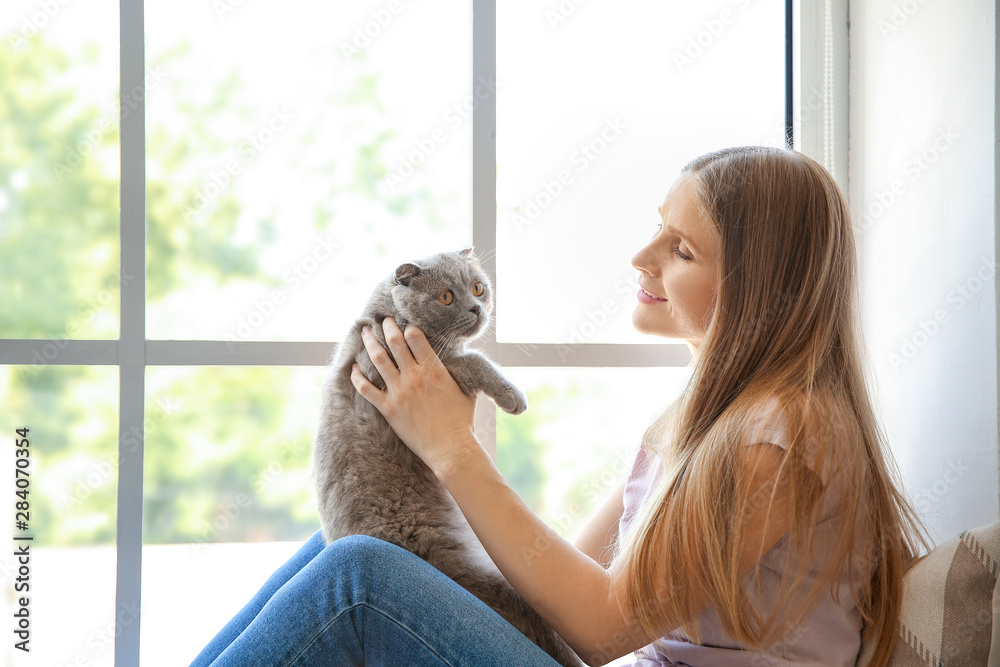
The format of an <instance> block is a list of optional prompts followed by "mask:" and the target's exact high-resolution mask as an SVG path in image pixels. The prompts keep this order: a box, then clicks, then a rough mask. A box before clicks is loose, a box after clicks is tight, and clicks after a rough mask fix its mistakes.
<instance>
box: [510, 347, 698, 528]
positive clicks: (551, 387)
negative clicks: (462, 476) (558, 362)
mask: <svg viewBox="0 0 1000 667" xmlns="http://www.w3.org/2000/svg"><path fill="white" fill-rule="evenodd" d="M504 373H505V374H506V375H507V376H508V377H509V378H510V379H511V381H512V382H514V384H515V385H517V386H518V387H520V388H521V390H522V391H524V392H525V393H526V394H527V396H528V409H527V410H526V411H525V412H523V413H522V414H520V415H517V416H511V415H508V414H506V413H504V412H502V411H499V410H498V411H497V414H498V417H497V467H499V468H500V471H501V472H502V473H503V474H504V477H505V478H506V479H507V482H508V484H510V485H511V487H512V488H513V489H514V490H515V491H517V493H518V495H520V496H521V498H522V499H523V500H524V501H525V502H526V503H527V504H528V506H529V507H531V509H532V510H533V511H534V512H535V513H536V514H538V515H539V516H540V517H541V518H542V519H543V520H544V521H545V522H546V523H547V524H548V525H550V526H551V527H552V528H553V529H554V530H556V532H558V533H559V534H560V535H562V536H563V537H565V538H566V539H569V540H572V539H574V538H575V537H576V535H577V533H578V532H579V531H580V530H581V529H582V528H583V527H584V525H586V523H587V521H588V520H589V519H590V518H591V517H592V516H593V514H594V512H595V511H597V508H598V507H600V505H601V503H603V502H604V500H605V499H606V498H607V497H608V496H609V494H610V493H611V492H612V491H613V490H614V489H615V488H616V487H617V486H618V485H619V484H621V483H622V482H624V481H625V478H626V477H627V476H628V473H629V470H631V468H632V461H633V459H634V458H635V454H636V452H637V451H638V449H639V443H640V441H641V439H642V434H643V433H644V432H645V431H646V428H647V427H649V425H650V424H652V423H653V421H655V419H656V418H657V417H658V416H659V415H660V414H661V413H662V412H663V410H664V409H665V408H666V407H667V406H668V405H669V404H670V403H671V402H672V401H673V400H674V399H675V398H677V396H679V395H680V393H681V392H682V391H683V389H684V387H685V385H686V384H687V381H688V379H689V378H690V377H691V368H688V367H684V368H579V369H573V368H510V367H508V368H505V369H504Z"/></svg>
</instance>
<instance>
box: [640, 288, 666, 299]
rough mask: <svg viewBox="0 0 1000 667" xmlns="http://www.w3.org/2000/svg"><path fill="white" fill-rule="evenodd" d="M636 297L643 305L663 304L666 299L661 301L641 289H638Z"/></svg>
mask: <svg viewBox="0 0 1000 667" xmlns="http://www.w3.org/2000/svg"><path fill="white" fill-rule="evenodd" d="M638 297H639V301H642V302H643V303H665V302H666V299H661V298H660V297H658V296H653V295H652V294H650V293H649V292H647V291H646V290H644V289H642V288H641V287H640V288H639V293H638Z"/></svg>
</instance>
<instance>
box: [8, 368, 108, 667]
mask: <svg viewBox="0 0 1000 667" xmlns="http://www.w3.org/2000/svg"><path fill="white" fill-rule="evenodd" d="M0 405H2V406H3V410H0V442H2V443H3V446H4V461H3V469H4V470H5V471H6V472H5V473H4V474H3V475H2V476H0V495H2V497H3V498H4V506H5V508H6V511H7V512H9V513H8V514H7V515H6V516H5V517H4V521H3V524H4V526H5V529H4V544H5V545H11V548H10V549H9V550H7V549H5V551H6V554H5V555H4V556H3V558H0V568H2V571H3V577H2V578H3V580H4V582H5V583H4V587H5V588H6V590H5V594H4V595H2V596H0V598H2V602H0V610H2V614H3V617H4V618H5V619H15V614H21V613H22V612H21V609H22V608H26V609H27V614H28V617H27V618H28V623H29V628H28V631H29V632H30V635H28V637H27V639H28V640H29V643H28V644H27V648H29V652H28V653H21V651H19V650H16V649H14V648H12V645H13V643H16V642H20V641H22V640H24V639H25V637H17V636H16V635H9V636H13V637H16V639H15V640H14V642H12V643H11V644H8V645H7V646H6V647H5V648H4V651H5V655H7V656H14V657H13V659H12V661H11V662H8V663H4V664H11V665H80V664H87V665H95V666H100V667H111V665H113V664H114V655H113V653H114V629H115V567H116V563H117V558H116V554H115V516H116V506H117V499H116V494H117V480H118V439H117V431H118V407H117V406H118V369H117V368H111V367H86V366H44V367H33V366H0ZM18 429H27V431H26V432H23V433H22V434H18ZM23 438H26V439H27V446H24V441H23ZM18 445H20V446H18ZM25 450H26V451H25ZM22 461H23V463H22ZM16 503H24V504H22V505H21V506H20V507H18V505H17V504H16ZM20 511H24V513H25V515H18V514H16V512H20ZM18 521H23V522H24V523H23V524H19V523H18ZM26 537H30V538H32V539H30V540H27V539H21V538H26ZM22 548H24V549H27V556H26V560H27V562H23V561H22V558H21V557H20V556H17V557H15V552H16V551H19V550H21V549H22ZM22 553H23V552H22ZM17 586H24V587H26V588H22V589H18V588H17ZM22 597H25V598H27V601H28V604H27V605H26V607H22V605H21V604H20V603H21V598H22ZM18 622H19V621H16V620H14V621H11V626H12V627H11V630H18V629H19V628H18V627H16V624H17V623H18ZM11 630H8V632H10V631H11Z"/></svg>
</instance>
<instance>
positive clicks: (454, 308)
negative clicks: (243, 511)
mask: <svg viewBox="0 0 1000 667" xmlns="http://www.w3.org/2000/svg"><path fill="white" fill-rule="evenodd" d="M476 282H479V283H481V284H482V286H483V288H484V290H483V293H482V294H481V295H480V296H479V297H476V296H474V294H473V285H474V284H475V283H476ZM445 290H451V292H452V294H453V295H454V300H453V301H452V303H451V304H450V305H447V306H446V305H444V304H443V303H441V302H440V301H439V299H438V296H439V295H440V294H441V293H442V292H444V291H445ZM492 310H493V289H492V285H491V284H490V282H489V278H488V277H487V276H486V274H485V273H484V272H483V270H482V267H481V266H480V264H479V261H478V259H477V258H476V256H475V255H474V254H473V252H472V249H471V248H470V249H467V250H462V251H460V252H446V253H439V254H436V255H431V256H430V257H427V258H424V259H422V260H418V261H415V262H411V263H406V264H402V265H400V266H399V267H397V269H396V271H395V272H394V273H393V275H391V276H389V277H387V278H386V279H385V280H383V281H382V282H381V283H380V284H379V285H378V287H377V288H376V289H375V291H374V293H373V294H372V296H371V298H370V299H369V300H368V303H367V305H366V306H365V309H364V313H363V314H362V316H361V317H360V318H358V319H357V320H356V321H355V323H354V324H353V325H352V327H351V330H350V331H349V332H348V334H347V336H346V337H345V339H344V341H343V342H342V343H341V344H340V345H339V346H338V347H337V350H336V352H335V354H334V357H333V360H332V362H331V373H330V376H329V378H328V379H327V381H326V382H325V383H324V385H323V402H322V407H321V418H320V424H319V429H318V431H317V436H316V442H315V447H314V450H313V475H314V478H315V483H316V494H317V499H318V501H319V514H320V520H321V523H322V527H323V538H324V539H325V540H326V542H327V543H330V542H332V541H334V540H336V539H338V538H340V537H344V536H346V535H357V534H363V535H371V536H372V537H377V538H379V539H382V540H385V541H387V542H392V543H393V544H397V545H399V546H401V547H403V548H405V549H407V550H409V551H411V552H413V553H415V554H417V555H418V556H420V557H421V558H423V559H424V560H426V561H427V562H429V563H430V564H431V565H433V566H435V567H436V568H438V569H439V570H441V571H442V572H444V573H445V574H447V575H448V576H449V577H451V578H452V579H454V580H455V581H457V582H458V583H459V584H461V585H462V586H463V587H465V588H466V589H467V590H468V591H470V592H471V593H472V594H473V595H475V596H476V597H478V598H479V599H480V600H482V601H483V602H485V603H486V604H487V605H489V606H490V607H492V608H493V609H494V610H495V611H497V612H498V613H499V614H500V615H501V616H503V617H504V618H505V619H507V621H509V622H510V623H511V624H512V625H514V626H515V627H516V628H517V629H519V630H520V631H521V632H522V633H524V634H525V635H526V636H527V637H528V638H529V639H531V640H532V641H533V642H535V643H536V644H538V645H539V646H540V647H541V648H543V649H544V650H545V651H546V652H548V653H549V654H550V655H552V656H553V657H554V658H555V659H556V660H557V661H559V662H560V663H561V664H563V665H579V664H580V661H579V659H578V658H577V657H576V654H575V653H573V651H572V649H570V648H569V646H568V645H567V644H566V643H565V642H564V641H563V640H562V638H560V637H559V636H558V635H557V634H556V633H555V631H553V630H552V629H551V628H550V627H549V625H548V624H547V623H546V622H545V621H544V620H542V618H541V617H540V616H538V614H537V613H535V611H534V610H533V609H531V607H529V606H528V605H527V603H525V602H524V600H523V599H521V597H520V596H519V595H518V594H517V592H515V591H514V589H513V587H511V585H510V584H509V583H508V582H507V580H506V579H504V577H503V575H502V574H501V573H500V571H499V570H498V569H497V568H496V566H495V565H494V564H493V562H492V561H491V560H490V557H489V555H488V554H487V553H486V551H485V550H484V549H483V547H482V545H481V544H480V543H479V540H478V539H477V538H476V536H475V534H474V533H473V532H472V529H471V528H470V527H469V524H468V523H467V522H466V520H465V518H464V517H463V516H462V512H461V510H460V509H459V508H458V505H456V504H455V501H454V500H452V498H451V496H450V495H449V494H448V491H447V490H446V489H445V488H444V487H443V486H442V485H441V483H440V482H438V480H437V478H436V477H435V476H434V474H433V473H432V472H431V471H430V469H428V468H427V467H426V466H425V465H424V464H423V462H422V461H421V460H420V459H419V458H418V457H417V456H416V455H414V454H413V453H412V452H411V451H410V450H409V449H408V448H407V447H406V445H404V444H403V442H402V441H401V440H400V439H399V438H398V437H397V436H396V434H395V433H394V432H393V431H392V429H391V428H390V427H389V425H388V423H386V421H385V419H384V418H383V417H382V415H381V414H380V413H379V412H378V410H377V409H376V408H375V407H374V406H373V405H372V404H370V403H369V402H368V401H367V400H366V399H364V398H363V397H362V396H361V395H360V394H359V393H358V392H357V390H355V388H354V385H353V384H352V382H351V366H352V364H353V363H354V362H357V364H358V366H359V367H360V368H361V371H362V372H363V373H364V374H365V377H367V378H368V379H369V380H370V381H371V382H372V383H373V384H375V385H376V386H377V387H378V388H379V389H385V383H384V382H383V380H382V377H381V376H380V375H379V373H378V371H377V370H376V369H375V366H374V365H373V364H372V362H371V359H370V358H369V356H368V352H367V351H366V350H365V347H364V343H363V342H362V340H361V329H362V328H363V327H364V326H365V325H368V326H370V327H371V328H372V332H373V333H374V334H375V337H376V338H377V339H378V341H379V342H380V343H381V344H382V347H384V348H385V349H386V351H389V347H388V345H387V344H386V341H385V336H384V334H383V332H382V321H383V320H384V319H385V318H386V317H388V316H392V317H393V318H394V319H395V320H396V322H397V324H399V326H400V328H401V329H405V327H406V325H407V324H408V323H411V322H412V323H413V324H415V325H416V326H418V327H419V328H420V330H421V331H423V332H424V333H425V334H426V335H427V339H428V341H429V342H430V344H431V345H432V347H433V348H434V351H435V352H436V353H437V355H438V357H440V358H441V361H442V362H443V363H444V365H445V367H446V368H447V369H448V371H449V372H450V373H451V375H452V377H454V378H455V381H456V382H457V383H458V385H459V386H460V387H461V388H462V390H463V391H464V392H465V393H466V394H468V395H470V396H475V395H476V394H477V393H478V392H480V391H482V392H483V393H485V394H486V395H488V396H490V397H491V398H492V399H493V400H494V401H495V402H496V404H497V405H498V406H500V408H501V409H503V410H504V411H506V412H508V413H510V414H515V415H516V414H520V413H521V412H524V410H525V409H527V407H528V406H527V400H526V399H525V396H524V394H523V393H522V392H521V391H520V390H519V389H518V388H517V387H515V386H514V385H513V384H511V382H510V381H509V380H508V379H507V378H505V377H504V376H503V375H502V374H501V373H500V371H499V369H498V368H497V367H496V366H495V365H494V364H493V363H492V362H491V361H490V360H489V359H487V358H486V357H484V356H483V355H482V354H480V353H479V352H476V351H473V350H466V349H465V343H466V342H468V341H470V340H472V339H475V338H477V337H478V336H479V335H480V334H482V333H483V331H485V330H486V327H487V326H488V325H489V322H490V314H491V313H492ZM389 354H390V356H391V352H390V353H389Z"/></svg>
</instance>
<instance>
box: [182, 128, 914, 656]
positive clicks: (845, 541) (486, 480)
mask: <svg viewBox="0 0 1000 667" xmlns="http://www.w3.org/2000/svg"><path fill="white" fill-rule="evenodd" d="M660 216H661V218H662V224H661V225H659V226H658V228H657V231H656V233H655V234H654V235H653V237H652V239H651V240H650V241H649V243H648V244H647V245H646V246H645V247H644V248H642V249H641V250H640V251H639V253H638V254H636V256H635V257H634V258H633V260H632V263H633V266H634V267H635V268H636V269H637V270H638V271H639V284H640V286H641V288H642V289H641V290H640V292H639V293H638V294H637V300H638V303H637V304H636V309H635V312H634V314H633V323H634V325H635V327H636V329H638V330H639V331H641V332H643V333H648V334H652V335H658V336H665V337H668V338H682V339H684V340H686V341H687V342H688V344H689V346H690V348H691V350H692V353H693V362H692V364H693V367H694V373H693V376H692V378H691V381H690V383H689V384H688V387H687V389H686V391H685V392H684V394H683V395H682V396H681V397H680V398H678V399H677V400H676V401H675V402H674V403H673V404H672V405H671V406H670V407H669V408H668V409H667V410H666V412H665V413H664V414H663V415H662V416H661V418H660V419H658V420H657V421H656V422H655V423H654V424H653V425H652V426H651V427H650V428H649V429H648V430H647V431H646V434H645V436H644V437H643V442H642V446H641V447H640V449H639V453H638V456H637V457H636V460H635V463H634V465H633V468H632V471H631V473H630V475H629V477H628V479H627V480H626V481H625V483H624V484H623V485H622V486H621V487H620V488H619V489H617V490H616V492H615V493H613V494H612V496H611V498H610V499H609V500H608V502H607V504H606V505H605V506H604V507H603V508H602V509H601V510H600V511H598V513H597V514H596V516H595V517H594V519H593V520H592V522H591V523H590V525H589V526H588V527H587V528H586V529H585V530H584V532H583V534H582V535H581V537H580V538H579V539H578V541H577V544H576V545H572V544H570V543H568V542H566V541H565V540H563V539H562V538H560V537H559V536H558V535H557V534H556V533H555V532H554V531H552V530H551V529H550V528H548V527H547V526H546V525H545V524H544V523H543V522H541V520H539V519H538V518H537V517H536V516H535V515H534V514H533V513H532V512H531V511H530V510H529V509H528V508H527V507H526V506H525V505H524V503H523V502H522V501H521V500H520V499H519V498H518V496H517V495H516V494H515V493H514V492H513V491H512V490H511V489H510V488H509V487H508V486H507V485H506V484H505V482H504V480H503V478H502V477H501V475H500V474H499V472H498V471H497V469H496V467H495V466H494V464H493V462H492V460H491V459H490V457H489V456H488V455H487V453H486V452H485V451H484V450H483V448H482V447H481V446H480V444H479V442H478V441H477V440H476V438H475V435H474V428H473V415H474V409H475V399H474V398H470V397H467V396H465V395H464V394H463V393H462V391H461V390H460V389H459V387H458V385H457V384H456V383H455V382H454V380H453V379H452V378H451V376H450V375H449V374H448V372H447V370H446V369H445V368H444V366H443V365H442V364H441V362H440V360H439V359H438V358H437V357H436V356H435V354H434V352H433V350H431V349H430V347H429V345H428V344H427V340H426V338H424V336H423V333H422V332H421V331H420V330H419V329H417V328H416V327H413V326H410V327H407V329H406V331H405V332H402V331H400V330H399V328H398V327H397V326H396V324H395V322H393V321H392V320H391V319H390V320H386V321H385V323H384V324H383V327H384V331H385V334H386V340H387V343H388V346H389V348H390V350H391V352H392V355H393V357H394V358H395V359H396V360H397V364H398V366H397V364H394V363H393V362H392V361H391V360H390V359H389V357H388V355H387V354H386V351H385V350H384V349H383V348H382V347H381V346H380V345H379V343H378V342H377V341H375V339H374V337H373V336H371V335H368V336H366V347H367V349H368V352H369V354H370V355H371V357H372V360H373V362H374V363H375V366H376V367H377V368H378V370H379V372H380V373H381V375H382V377H383V378H384V379H385V382H386V387H387V388H386V390H385V391H384V392H383V391H380V390H379V389H377V388H376V387H375V386H374V385H372V384H371V383H369V382H368V381H367V380H366V379H365V378H364V376H363V375H362V374H361V373H360V371H359V370H358V369H357V367H355V371H354V374H353V381H354V384H355V387H357V389H358V391H359V393H360V394H361V395H362V396H363V397H365V398H366V399H367V400H369V401H370V402H371V403H372V404H374V405H375V406H376V408H378V410H379V411H380V412H381V413H382V414H383V415H384V416H385V418H386V420H387V421H388V422H389V424H390V425H391V426H392V427H393V429H394V430H395V431H396V433H397V434H398V435H399V436H400V438H401V439H402V440H403V441H404V442H405V443H406V444H407V446H408V447H410V448H411V449H412V450H413V451H414V452H416V453H417V454H418V455H419V456H420V458H421V459H422V460H423V461H424V462H425V463H426V464H427V465H428V466H429V467H430V469H431V470H432V471H433V472H434V474H435V475H436V476H437V477H438V479H440V480H441V482H442V483H443V484H444V485H445V487H446V488H447V489H448V490H449V492H450V493H451V494H452V496H453V497H454V498H455V500H456V502H457V503H458V505H459V506H460V507H461V508H462V511H463V513H464V514H465V516H466V518H467V519H468V521H469V523H470V524H471V525H472V528H473V529H474V530H475V532H476V534H477V535H478V537H479V539H480V540H481V541H482V543H483V545H484V547H485V548H486V550H487V551H488V552H489V554H490V556H491V557H492V558H493V560H494V562H495V563H496V564H497V566H498V567H499V568H500V570H501V571H502V572H503V574H504V575H505V576H506V577H507V579H508V580H509V581H510V582H511V584H512V585H513V586H514V587H515V588H516V589H517V590H518V591H519V592H520V593H521V594H522V596H523V597H524V598H525V599H526V600H527V601H528V602H529V603H530V604H531V605H532V606H533V607H534V608H535V609H536V610H537V611H538V612H539V613H540V614H541V615H542V616H543V617H544V618H545V619H546V620H547V621H549V623H551V624H552V626H553V627H554V628H555V629H556V630H557V631H558V632H559V633H560V634H561V635H562V636H563V637H564V638H565V639H566V640H567V642H569V644H570V645H571V646H572V647H573V648H574V649H575V650H576V651H577V653H578V654H579V655H580V656H581V657H582V658H583V659H584V660H585V661H587V662H588V664H593V665H598V664H605V663H606V662H609V661H610V660H613V659H615V658H617V657H619V656H622V655H625V654H627V653H629V652H632V651H635V652H636V659H637V662H636V665H644V666H652V665H676V664H684V665H693V666H696V667H697V666H700V665H752V666H754V667H757V666H759V665H854V662H855V658H856V656H857V653H858V650H859V646H860V638H861V629H862V624H866V625H867V629H866V630H865V632H866V633H868V636H869V637H870V638H871V639H870V641H874V642H876V645H877V649H876V651H875V657H874V659H873V661H872V663H871V664H872V665H883V664H885V662H886V660H887V659H888V656H889V653H890V652H891V650H892V646H893V642H894V639H895V635H896V627H897V620H898V615H899V608H900V602H901V595H902V574H903V572H904V571H905V569H906V568H907V567H908V566H909V565H910V564H911V563H912V562H913V560H914V559H915V557H916V555H917V553H918V549H920V547H926V546H927V544H926V542H925V540H924V537H923V533H922V529H921V527H920V523H919V520H918V518H917V517H916V515H915V513H914V512H913V510H912V509H911V507H910V505H909V503H908V502H907V500H906V499H905V497H904V496H903V495H902V494H901V492H900V490H899V487H898V486H897V484H896V482H895V479H894V468H893V466H892V464H891V458H890V455H889V452H888V451H887V449H886V448H885V445H884V439H883V437H882V435H881V433H880V430H879V428H878V425H877V422H876V419H875V416H874V413H873V410H872V405H871V401H870V398H869V395H868V390H867V388H866V384H865V377H864V371H863V366H862V361H861V358H862V349H861V343H860V336H859V331H858V320H857V306H856V286H855V281H856V266H855V249H854V241H853V235H852V228H851V223H850V219H849V214H848V211H847V207H846V204H845V201H844V198H843V195H842V194H841V192H840V191H839V189H838V188H837V185H836V183H835V182H834V181H833V179H832V178H831V177H830V175H829V174H828V173H827V172H826V171H825V170H824V169H823V168H822V167H821V166H820V165H819V164H817V163H816V162H815V161H813V160H811V159H810V158H808V157H806V156H804V155H802V154H801V153H797V152H794V151H789V150H782V149H771V148H762V147H746V148H734V149H727V150H723V151H718V152H715V153H711V154H708V155H705V156H702V157H699V158H697V159H695V160H693V161H692V162H691V163H690V164H688V165H687V166H686V167H685V168H684V170H683V171H682V173H681V175H680V178H679V179H678V180H677V182H676V183H675V184H674V186H673V187H672V188H671V190H670V193H669V194H668V195H667V197H666V200H665V201H664V202H663V204H662V206H661V207H660ZM636 390H642V388H636ZM645 390H649V388H645ZM537 544H546V545H548V546H547V548H545V549H537V548H534V547H535V545H537ZM526 547H527V548H529V551H530V552H531V558H526V557H525V556H524V553H525V551H524V549H525V548H526ZM213 660H214V662H213ZM195 664H199V665H200V664H214V665H248V664H261V665H264V664H266V665H293V664H294V665H311V664H317V665H318V664H337V665H339V664H370V665H395V664H400V665H402V664H405V665H442V664H444V665H477V666H479V665H492V664H496V665H553V664H555V663H554V662H553V661H552V660H551V659H550V658H549V657H548V656H547V655H545V654H544V653H542V652H541V651H540V650H538V649H537V648H535V647H534V645H533V644H531V643H530V642H528V641H527V640H526V639H524V638H523V637H522V636H521V635H520V634H519V633H517V632H516V631H514V630H513V628H511V627H510V626H509V625H507V624H506V623H505V622H504V621H503V620H502V619H500V618H499V616H496V615H495V614H493V612H492V611H491V610H489V609H488V608H486V607H485V606H484V605H482V604H481V603H479V602H478V600H476V599H475V598H473V597H472V596H471V595H468V594H467V593H466V592H465V591H464V590H463V589H461V588H459V587H458V586H457V585H455V584H454V583H453V582H451V580H450V579H448V578H447V577H444V576H443V575H441V574H440V573H438V572H437V571H436V570H433V568H430V567H429V566H427V565H426V564H425V563H423V561H421V560H420V559H419V558H416V557H415V556H412V555H411V554H409V553H408V552H405V551H403V550H402V549H398V548H396V547H393V546H391V545H388V544H385V543H380V542H378V541H377V540H372V539H370V538H348V539H345V540H340V541H338V542H335V543H334V544H331V545H329V546H328V547H325V548H324V547H323V545H322V540H321V539H320V538H319V537H318V535H317V536H314V537H313V539H311V540H310V542H309V543H307V544H306V546H305V547H303V549H302V550H301V551H300V553H299V554H297V555H296V556H295V557H294V558H293V559H292V560H291V561H289V563H288V564H286V565H285V566H284V567H283V568H282V569H281V570H279V571H278V572H277V573H275V575H274V576H273V577H272V579H271V580H270V581H269V582H268V583H267V584H266V585H265V587H264V588H263V589H262V590H261V591H260V592H259V593H258V595H257V597H255V598H254V600H252V601H251V603H250V604H249V605H247V607H246V608H245V609H244V610H243V611H242V612H240V615H238V616H237V617H236V618H234V619H233V621H232V622H231V623H230V624H229V625H228V626H227V627H226V628H225V629H224V630H223V631H222V632H221V633H220V635H219V636H218V637H216V639H215V640H213V642H212V643H211V644H210V645H209V646H208V647H206V649H205V651H203V652H202V655H200V656H199V658H198V660H196V662H195Z"/></svg>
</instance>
